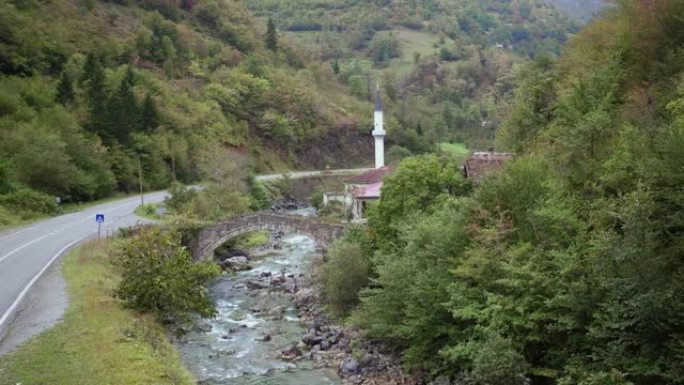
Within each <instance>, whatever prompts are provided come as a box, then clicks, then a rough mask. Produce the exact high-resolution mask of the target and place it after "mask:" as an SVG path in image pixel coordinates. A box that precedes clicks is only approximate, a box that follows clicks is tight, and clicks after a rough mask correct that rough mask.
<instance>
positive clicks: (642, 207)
mask: <svg viewBox="0 0 684 385" xmlns="http://www.w3.org/2000/svg"><path fill="white" fill-rule="evenodd" d="M683 20H684V3H682V2H681V1H678V0H667V1H666V0H663V1H657V2H654V1H650V0H634V1H625V2H621V5H620V6H619V7H617V8H615V9H611V10H609V11H608V12H607V14H606V15H605V17H603V18H601V19H599V20H596V21H594V22H593V23H592V24H590V25H589V26H587V27H586V28H585V29H584V30H583V31H582V32H580V33H579V34H578V35H577V36H576V37H574V38H573V39H572V40H571V41H570V43H569V46H568V47H567V49H566V50H565V51H564V54H563V55H562V56H561V57H560V58H559V59H558V60H552V59H549V58H540V59H538V60H536V61H535V62H534V63H532V64H531V65H530V66H528V67H527V69H526V70H525V71H524V73H523V75H522V78H521V80H522V81H521V86H520V88H519V89H518V90H517V91H516V102H515V104H514V107H513V109H512V114H511V116H510V117H509V118H508V119H507V120H506V121H505V123H504V124H503V128H502V130H501V131H500V132H499V133H498V134H497V141H498V144H499V147H500V148H502V149H503V148H506V149H510V150H513V151H515V152H516V153H517V159H516V160H515V161H514V162H512V163H510V164H509V165H508V166H507V167H506V168H505V169H504V170H503V171H502V172H500V173H497V174H492V175H490V176H489V177H488V178H487V179H486V180H485V181H484V182H483V183H481V184H480V185H472V184H471V183H470V182H469V181H468V180H465V179H463V178H462V177H461V176H460V175H459V174H458V173H456V172H455V170H456V168H455V167H454V166H453V165H451V164H450V163H448V161H445V160H443V159H440V158H438V157H436V156H421V157H416V158H409V159H407V160H405V161H404V162H402V164H401V165H400V166H399V168H398V169H397V171H396V173H395V174H394V175H393V176H391V177H390V178H388V179H387V180H386V181H385V184H384V187H383V190H382V197H381V199H380V201H379V203H378V204H377V205H376V206H375V207H373V208H372V209H371V213H370V214H369V216H370V217H369V225H370V229H369V231H367V232H364V231H360V232H355V233H353V234H351V235H350V236H349V237H348V239H347V240H346V243H352V244H358V245H360V247H356V248H355V249H354V248H350V247H346V246H344V245H343V246H342V247H341V248H340V249H339V250H346V251H344V252H342V253H340V252H335V253H332V254H331V255H334V256H336V258H337V259H342V262H340V261H334V263H336V266H343V268H342V269H338V270H337V271H334V272H332V273H329V274H336V275H338V276H339V275H342V276H344V274H349V275H350V276H352V277H353V281H352V280H344V279H341V278H339V277H337V279H329V280H325V279H324V280H323V282H332V283H333V284H332V286H330V285H329V286H328V287H324V288H325V289H326V290H325V291H324V294H325V299H326V301H328V304H329V306H330V308H331V309H332V310H335V311H336V312H337V313H338V314H340V313H341V314H349V313H351V320H352V321H353V322H355V323H356V324H357V325H359V326H361V327H362V328H363V329H364V330H365V333H366V337H367V338H369V339H376V340H381V341H384V342H385V343H386V344H388V346H390V347H391V348H392V349H394V351H396V352H397V353H399V354H401V356H402V358H403V363H404V365H405V367H406V368H407V370H409V371H412V372H413V373H418V374H420V375H422V376H424V377H427V378H434V377H441V379H442V381H441V382H439V383H448V382H449V381H452V382H451V383H454V384H489V385H511V384H533V385H541V384H557V385H570V384H573V385H574V384H581V385H618V384H620V385H627V384H632V385H675V384H684V318H683V317H682V314H684V296H683V295H682V293H684V279H683V278H684V259H683V257H684V160H683V157H682V154H684V108H683V107H684V94H683V90H684V84H683V83H682V79H683V78H684V62H683V61H682V60H681V55H682V53H683V52H684V34H683V33H682V31H684V24H683ZM345 261H346V262H345ZM355 261H361V262H355ZM359 263H360V264H361V265H362V266H363V267H364V269H365V270H360V269H357V268H355V266H357V265H358V264H359ZM367 266H370V270H371V273H370V275H369V276H368V277H367V279H370V282H371V283H370V284H369V285H367V286H366V287H365V288H363V289H362V290H361V291H360V293H359V296H358V297H353V296H350V295H349V292H350V291H351V292H357V291H358V290H359V288H358V286H351V284H348V283H347V282H354V283H358V282H367V280H364V279H361V278H359V277H358V275H359V273H358V272H359V271H367V270H368V267H367ZM345 269H348V270H349V271H350V272H349V273H346V272H345ZM324 271H326V270H325V268H324ZM336 293H344V295H337V294H336ZM349 298H352V299H353V300H349ZM341 299H343V302H341ZM350 309H351V310H350Z"/></svg>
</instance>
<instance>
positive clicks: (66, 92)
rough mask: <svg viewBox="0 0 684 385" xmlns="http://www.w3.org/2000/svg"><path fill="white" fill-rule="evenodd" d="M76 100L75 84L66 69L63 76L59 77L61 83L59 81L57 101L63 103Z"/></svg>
mask: <svg viewBox="0 0 684 385" xmlns="http://www.w3.org/2000/svg"><path fill="white" fill-rule="evenodd" d="M73 100H74V85H73V82H72V81H71V77H70V76H69V74H68V73H67V72H66V71H62V76H60V77H59V83H57V101H58V102H60V103H62V104H63V105H67V104H68V103H70V102H72V101H73Z"/></svg>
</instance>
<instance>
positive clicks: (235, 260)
mask: <svg viewBox="0 0 684 385" xmlns="http://www.w3.org/2000/svg"><path fill="white" fill-rule="evenodd" d="M221 266H222V267H223V268H224V269H227V270H233V271H242V270H249V269H250V268H251V267H250V266H249V260H247V258H246V257H232V258H228V259H226V260H224V261H223V262H221Z"/></svg>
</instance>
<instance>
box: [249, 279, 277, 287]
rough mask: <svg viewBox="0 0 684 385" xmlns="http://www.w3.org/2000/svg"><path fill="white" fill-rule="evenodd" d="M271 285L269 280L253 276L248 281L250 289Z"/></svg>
mask: <svg viewBox="0 0 684 385" xmlns="http://www.w3.org/2000/svg"><path fill="white" fill-rule="evenodd" d="M270 286H271V285H270V283H269V282H268V281H264V280H261V279H258V278H252V279H250V280H249V281H247V288H248V289H249V290H259V289H268V288H269V287H270Z"/></svg>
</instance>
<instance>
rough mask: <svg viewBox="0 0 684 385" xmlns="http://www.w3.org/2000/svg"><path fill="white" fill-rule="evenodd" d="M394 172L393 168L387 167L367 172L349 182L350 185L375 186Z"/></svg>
mask: <svg viewBox="0 0 684 385" xmlns="http://www.w3.org/2000/svg"><path fill="white" fill-rule="evenodd" d="M391 172H392V167H390V166H385V167H380V168H376V169H373V170H370V171H366V172H364V173H363V174H359V175H357V176H355V177H353V178H350V179H348V180H347V183H349V184H373V183H378V182H382V179H383V178H384V177H385V176H386V175H388V174H390V173H391Z"/></svg>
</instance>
